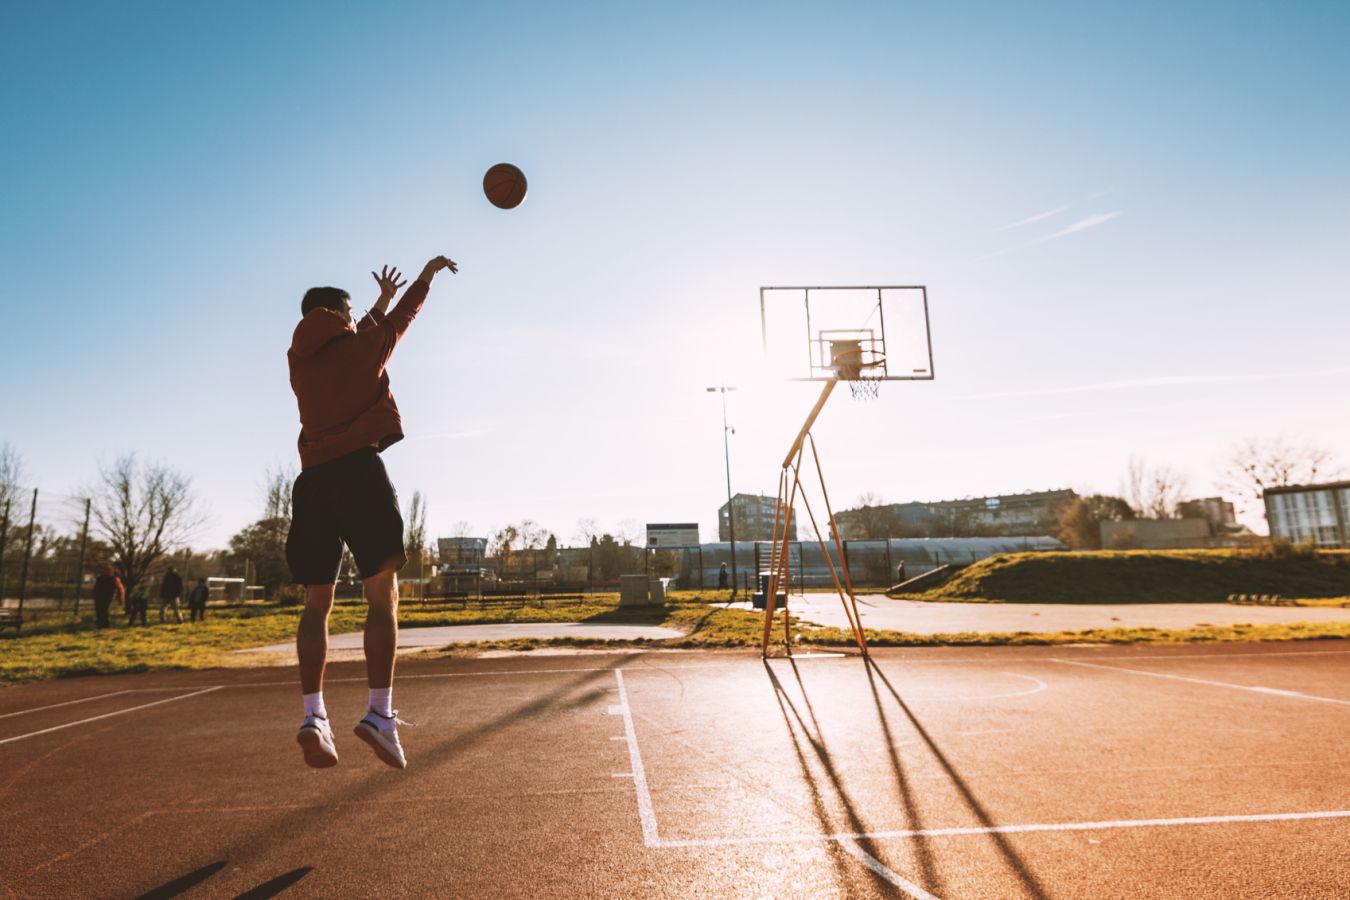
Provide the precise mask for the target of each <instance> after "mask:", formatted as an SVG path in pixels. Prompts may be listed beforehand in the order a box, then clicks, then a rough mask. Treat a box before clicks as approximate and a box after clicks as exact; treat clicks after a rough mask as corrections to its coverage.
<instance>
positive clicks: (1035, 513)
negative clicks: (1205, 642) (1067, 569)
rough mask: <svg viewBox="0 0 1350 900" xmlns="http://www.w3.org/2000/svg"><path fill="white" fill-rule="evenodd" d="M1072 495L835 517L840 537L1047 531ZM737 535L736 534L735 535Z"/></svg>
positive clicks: (974, 500) (1034, 494)
mask: <svg viewBox="0 0 1350 900" xmlns="http://www.w3.org/2000/svg"><path fill="white" fill-rule="evenodd" d="M1077 496H1078V495H1077V494H1076V493H1074V492H1073V491H1071V490H1056V491H1027V492H1025V493H1021V494H999V495H998V496H994V497H966V498H963V499H960V500H935V501H931V502H926V503H925V502H910V503H891V504H888V505H885V506H874V507H863V508H860V509H850V510H844V511H843V512H840V513H838V514H837V515H836V516H835V518H836V519H837V520H838V522H839V530H840V532H841V533H842V535H843V537H844V538H845V539H846V540H856V539H860V538H865V537H876V538H880V537H883V536H885V535H882V534H874V533H871V532H875V531H879V530H886V529H887V527H888V525H893V529H892V530H894V531H897V532H899V533H900V534H911V535H921V534H922V535H928V536H930V537H952V536H977V535H988V536H995V535H1010V536H1023V535H1026V536H1030V535H1038V534H1040V535H1044V534H1053V533H1054V532H1055V529H1056V522H1057V519H1058V517H1059V512H1060V510H1061V509H1062V508H1063V507H1064V506H1066V505H1067V504H1069V503H1071V502H1073V500H1074V498H1075V497H1077ZM738 537H739V535H738Z"/></svg>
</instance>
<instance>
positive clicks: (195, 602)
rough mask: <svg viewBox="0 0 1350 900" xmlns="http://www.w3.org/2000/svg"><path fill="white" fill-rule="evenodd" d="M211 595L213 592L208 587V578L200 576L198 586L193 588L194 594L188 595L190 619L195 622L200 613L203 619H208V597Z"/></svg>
mask: <svg viewBox="0 0 1350 900" xmlns="http://www.w3.org/2000/svg"><path fill="white" fill-rule="evenodd" d="M210 596H211V592H210V590H208V589H207V587H206V579H205V578H198V579H197V586H196V587H195V588H193V589H192V594H191V595H190V596H189V597H188V619H189V620H191V621H193V622H195V621H197V617H198V616H199V615H200V616H201V619H202V621H203V622H205V621H206V598H207V597H210Z"/></svg>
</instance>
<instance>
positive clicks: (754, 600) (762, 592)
mask: <svg viewBox="0 0 1350 900" xmlns="http://www.w3.org/2000/svg"><path fill="white" fill-rule="evenodd" d="M771 577H772V576H771V575H770V573H768V572H760V573H759V591H758V592H756V594H755V595H754V596H753V597H751V598H750V605H751V606H753V607H754V608H755V609H764V607H765V605H766V603H767V598H768V596H769V579H770V578H771ZM786 608H787V592H786V591H779V592H778V599H777V600H776V601H775V602H774V609H775V610H779V609H786Z"/></svg>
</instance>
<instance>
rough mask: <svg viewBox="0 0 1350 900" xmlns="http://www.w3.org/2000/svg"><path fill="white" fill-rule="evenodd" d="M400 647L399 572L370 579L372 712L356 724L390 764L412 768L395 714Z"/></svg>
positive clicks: (368, 632)
mask: <svg viewBox="0 0 1350 900" xmlns="http://www.w3.org/2000/svg"><path fill="white" fill-rule="evenodd" d="M397 647H398V575H397V574H396V573H395V570H393V569H389V570H388V571H385V572H381V573H380V574H378V575H372V576H371V577H370V578H367V579H366V634H365V648H366V681H367V682H369V684H370V710H369V712H367V713H366V715H365V718H363V719H362V720H361V721H360V722H357V723H356V736H357V737H359V738H360V739H361V740H363V741H365V742H366V743H367V744H369V745H370V748H371V749H372V750H374V751H375V756H376V757H377V758H378V759H379V760H380V761H381V762H383V763H385V764H386V765H390V766H393V767H394V768H395V769H402V768H405V767H406V766H407V765H408V760H407V757H406V756H405V755H404V753H403V745H402V744H401V743H400V742H399V739H398V724H399V722H398V714H397V713H395V712H394V708H393V706H392V703H393V684H394V652H395V650H396V649H397Z"/></svg>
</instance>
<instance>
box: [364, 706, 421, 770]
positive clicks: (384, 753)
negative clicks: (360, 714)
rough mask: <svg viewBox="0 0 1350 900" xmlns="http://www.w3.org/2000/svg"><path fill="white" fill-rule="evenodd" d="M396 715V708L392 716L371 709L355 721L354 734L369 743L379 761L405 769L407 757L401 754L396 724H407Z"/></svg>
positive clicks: (401, 748) (401, 747) (401, 749)
mask: <svg viewBox="0 0 1350 900" xmlns="http://www.w3.org/2000/svg"><path fill="white" fill-rule="evenodd" d="M407 724H408V723H407V722H404V721H403V720H402V719H400V718H399V717H398V710H394V714H393V715H392V716H382V715H380V714H379V713H377V712H376V711H375V710H373V709H368V710H366V715H365V717H364V718H362V719H361V721H359V722H357V723H356V728H355V729H354V730H355V732H356V736H357V737H359V738H360V739H361V740H363V741H365V742H366V743H367V744H369V745H370V749H372V750H374V751H375V755H376V756H377V757H379V759H380V762H382V763H384V764H385V765H389V766H393V767H394V768H395V769H406V768H407V767H408V758H407V757H406V756H404V755H403V745H402V744H400V743H399V741H398V726H400V725H407Z"/></svg>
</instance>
